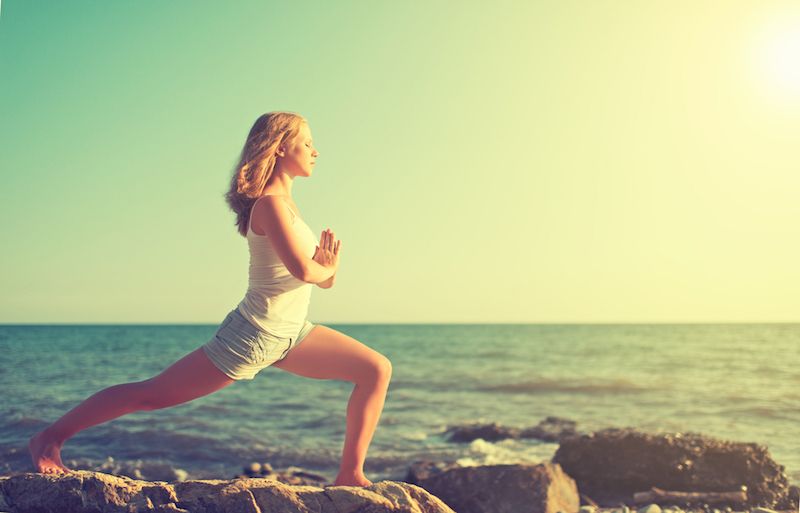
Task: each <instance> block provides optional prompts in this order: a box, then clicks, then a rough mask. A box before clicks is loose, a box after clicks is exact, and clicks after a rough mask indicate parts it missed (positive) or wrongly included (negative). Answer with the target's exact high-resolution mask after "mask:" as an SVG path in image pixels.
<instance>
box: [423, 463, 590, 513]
mask: <svg viewBox="0 0 800 513" xmlns="http://www.w3.org/2000/svg"><path fill="white" fill-rule="evenodd" d="M409 474H411V472H409ZM413 484H417V485H419V486H421V487H422V488H424V489H425V490H427V491H428V492H430V493H432V494H433V495H435V496H437V497H439V498H440V499H442V500H443V501H444V502H445V503H446V504H447V505H448V506H450V507H451V508H453V509H454V510H456V511H458V512H459V513H512V512H513V513H518V512H521V511H525V512H526V513H527V512H530V513H557V512H559V511H561V512H563V513H577V511H578V507H579V505H580V501H579V497H578V488H577V486H576V485H575V481H574V480H573V479H572V478H571V477H570V476H568V475H566V474H565V473H564V471H563V470H562V469H561V467H560V466H559V465H554V464H552V463H550V462H547V463H541V464H538V465H524V464H514V465H483V466H478V467H454V468H451V469H449V470H444V471H441V472H437V473H432V474H430V475H429V476H428V477H426V478H424V479H422V480H420V481H419V482H415V483H413Z"/></svg>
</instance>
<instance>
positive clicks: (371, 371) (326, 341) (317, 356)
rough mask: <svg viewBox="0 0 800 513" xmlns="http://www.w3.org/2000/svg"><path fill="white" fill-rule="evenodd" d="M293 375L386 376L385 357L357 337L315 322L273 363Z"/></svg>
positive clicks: (360, 378) (388, 369)
mask: <svg viewBox="0 0 800 513" xmlns="http://www.w3.org/2000/svg"><path fill="white" fill-rule="evenodd" d="M272 365H273V367H278V368H279V369H283V370H285V371H287V372H291V373H292V374H297V375H298V376H304V377H307V378H315V379H339V380H343V381H352V382H354V383H357V382H359V381H363V380H374V379H376V378H388V377H389V376H390V375H391V372H392V364H391V362H390V361H389V359H388V358H386V357H385V356H384V355H382V354H381V353H379V352H377V351H375V350H374V349H372V348H370V347H369V346H366V345H364V344H362V343H361V342H359V341H358V340H356V339H354V338H353V337H350V336H348V335H345V334H344V333H341V332H339V331H336V330H334V329H332V328H329V327H327V326H323V325H322V324H317V325H316V326H314V328H313V329H312V330H311V331H309V332H308V334H307V335H306V336H305V337H304V338H303V339H302V340H301V341H300V343H299V344H298V345H297V346H296V347H294V348H293V349H292V350H291V351H289V353H288V354H287V355H286V357H284V358H283V359H282V360H278V361H277V362H275V363H273V364H272Z"/></svg>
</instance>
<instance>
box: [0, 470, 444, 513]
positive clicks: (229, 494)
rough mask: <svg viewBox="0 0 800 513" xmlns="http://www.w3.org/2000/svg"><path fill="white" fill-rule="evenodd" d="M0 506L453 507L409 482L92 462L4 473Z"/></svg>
mask: <svg viewBox="0 0 800 513" xmlns="http://www.w3.org/2000/svg"><path fill="white" fill-rule="evenodd" d="M0 508H4V509H0V511H11V512H14V513H51V512H53V513H55V512H58V513H110V512H114V513H122V512H125V513H137V512H143V511H148V512H150V511H162V512H167V511H172V512H190V513H223V512H224V513H245V512H247V513H264V512H273V511H274V512H281V513H294V512H298V513H299V512H303V513H307V512H311V511H313V512H315V513H382V512H399V513H440V512H441V513H453V510H451V509H450V508H449V507H448V506H447V505H446V504H445V503H444V502H442V501H441V500H440V499H438V498H437V497H435V496H433V495H431V494H430V493H428V492H427V491H425V490H424V489H422V488H420V487H418V486H415V485H413V484H409V483H402V482H397V481H379V482H377V483H373V484H372V485H370V486H368V487H357V486H328V487H325V488H320V487H317V486H295V485H289V484H285V483H281V482H279V481H276V480H273V479H263V478H248V479H234V480H221V479H220V480H218V479H204V480H190V481H182V482H175V483H168V482H165V481H155V482H150V481H140V480H136V479H131V478H129V477H125V476H113V475H109V474H103V473H101V472H93V471H89V470H75V471H73V472H70V473H67V474H58V475H49V474H41V473H24V474H17V475H12V476H7V477H2V478H0Z"/></svg>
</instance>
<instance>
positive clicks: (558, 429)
mask: <svg viewBox="0 0 800 513" xmlns="http://www.w3.org/2000/svg"><path fill="white" fill-rule="evenodd" d="M577 434H578V432H577V431H576V430H575V421H574V420H568V419H562V418H560V417H547V418H545V419H544V420H542V421H541V422H539V424H537V425H536V426H534V427H532V428H527V429H524V430H522V432H521V433H520V434H519V436H520V438H537V439H539V440H544V441H545V442H560V441H561V440H562V439H563V438H566V437H570V436H575V435H577Z"/></svg>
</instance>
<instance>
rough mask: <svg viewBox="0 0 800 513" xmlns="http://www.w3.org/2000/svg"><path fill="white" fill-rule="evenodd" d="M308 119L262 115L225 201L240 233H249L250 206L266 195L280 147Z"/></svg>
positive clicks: (240, 161)
mask: <svg viewBox="0 0 800 513" xmlns="http://www.w3.org/2000/svg"><path fill="white" fill-rule="evenodd" d="M303 123H307V121H306V119H305V118H304V117H303V116H301V115H300V114H295V113H294V112H280V111H278V112H267V113H266V114H262V115H261V116H259V117H258V119H257V120H256V122H255V123H253V127H252V128H251V129H250V133H249V134H248V135H247V141H245V143H244V148H242V153H241V156H240V157H239V163H238V164H236V167H235V168H234V172H233V176H232V177H231V183H230V188H229V189H228V192H226V193H225V201H226V202H227V203H228V206H229V207H230V209H231V210H233V211H234V212H235V213H236V225H237V228H238V231H239V234H240V235H242V236H246V235H247V226H248V223H249V222H250V208H251V207H252V206H253V203H255V202H256V200H257V199H258V198H259V197H260V196H261V195H262V193H263V192H264V188H265V187H266V185H267V181H268V180H269V178H270V176H272V170H273V169H274V168H275V161H276V160H277V156H276V155H275V152H276V151H277V150H278V147H279V146H280V145H281V144H283V143H284V142H285V143H291V142H292V141H294V139H295V138H296V137H297V136H298V134H299V133H300V127H301V126H302V124H303Z"/></svg>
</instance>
